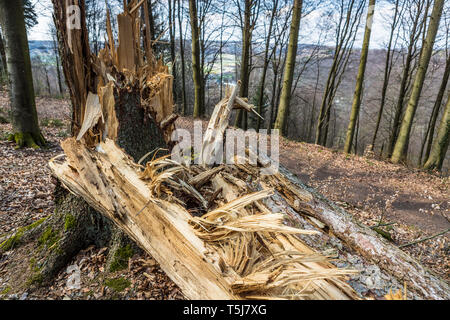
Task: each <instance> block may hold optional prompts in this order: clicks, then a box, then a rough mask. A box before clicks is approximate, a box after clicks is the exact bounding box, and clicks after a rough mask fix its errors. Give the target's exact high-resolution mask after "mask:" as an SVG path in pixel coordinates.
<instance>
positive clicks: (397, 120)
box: [387, 6, 428, 158]
mask: <svg viewBox="0 0 450 320" xmlns="http://www.w3.org/2000/svg"><path fill="white" fill-rule="evenodd" d="M421 8H422V7H421V6H419V7H418V8H417V13H416V16H415V18H414V21H413V25H412V30H411V34H410V39H409V45H408V52H407V55H406V62H405V67H404V69H403V75H402V80H401V84H400V91H399V95H398V99H397V104H396V107H395V115H394V119H393V122H392V130H391V134H390V137H389V143H388V148H387V157H388V158H390V157H391V156H392V152H393V151H394V146H395V142H396V141H397V137H398V131H399V128H400V124H401V116H402V113H403V108H404V102H405V98H406V96H407V91H408V89H407V88H408V86H409V85H408V83H409V81H410V80H411V79H412V75H413V72H412V71H411V65H412V62H413V58H414V46H415V44H416V42H417V30H418V28H419V25H420V23H419V20H420V14H421V11H420V9H421ZM426 11H428V7H427V8H426ZM425 19H426V14H425V16H424V20H425ZM424 24H425V23H422V26H423V27H424ZM419 29H420V28H419ZM419 32H420V31H419Z"/></svg>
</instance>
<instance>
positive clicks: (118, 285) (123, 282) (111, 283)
mask: <svg viewBox="0 0 450 320" xmlns="http://www.w3.org/2000/svg"><path fill="white" fill-rule="evenodd" d="M105 284H106V285H107V286H108V287H109V288H111V289H113V290H114V291H116V292H122V291H123V290H125V289H126V288H128V287H129V286H130V285H131V282H130V281H129V280H128V279H125V278H124V277H119V278H113V279H106V280H105Z"/></svg>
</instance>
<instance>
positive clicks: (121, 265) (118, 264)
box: [109, 244, 134, 272]
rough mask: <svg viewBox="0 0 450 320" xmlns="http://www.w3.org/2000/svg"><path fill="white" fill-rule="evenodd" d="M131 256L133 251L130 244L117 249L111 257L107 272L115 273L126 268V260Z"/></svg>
mask: <svg viewBox="0 0 450 320" xmlns="http://www.w3.org/2000/svg"><path fill="white" fill-rule="evenodd" d="M133 254H134V251H133V248H132V247H131V245H130V244H127V245H126V246H125V247H122V248H119V249H117V251H116V253H115V254H114V256H113V260H112V262H111V265H110V267H109V271H111V272H115V271H119V270H123V269H125V268H126V267H128V260H129V259H130V258H131V257H132V256H133Z"/></svg>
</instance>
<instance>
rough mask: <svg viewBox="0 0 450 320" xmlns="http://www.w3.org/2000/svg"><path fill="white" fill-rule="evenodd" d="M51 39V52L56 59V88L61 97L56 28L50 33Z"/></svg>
mask: <svg viewBox="0 0 450 320" xmlns="http://www.w3.org/2000/svg"><path fill="white" fill-rule="evenodd" d="M52 37H53V38H52V41H53V53H54V55H55V60H56V77H57V81H58V89H59V94H60V95H61V97H62V96H63V95H64V91H63V86H62V76H61V65H60V62H59V59H60V56H59V51H58V41H57V39H56V30H55V34H52Z"/></svg>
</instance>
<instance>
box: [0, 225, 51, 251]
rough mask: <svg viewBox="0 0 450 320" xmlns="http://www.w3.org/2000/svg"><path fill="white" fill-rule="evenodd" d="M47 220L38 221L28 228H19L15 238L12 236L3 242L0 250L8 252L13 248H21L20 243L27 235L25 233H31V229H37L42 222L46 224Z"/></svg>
mask: <svg viewBox="0 0 450 320" xmlns="http://www.w3.org/2000/svg"><path fill="white" fill-rule="evenodd" d="M46 219H47V218H42V219H39V220H38V221H36V222H33V223H32V224H30V225H28V226H25V227H22V228H19V229H18V230H17V232H16V233H15V234H14V235H13V236H11V237H10V238H8V239H6V240H5V241H3V242H2V243H1V244H0V250H3V251H8V250H11V249H13V248H15V247H17V246H19V245H20V241H21V239H22V237H23V235H24V234H25V232H27V231H29V230H31V229H34V228H36V227H37V226H39V225H40V224H41V223H42V222H44V221H45V220H46Z"/></svg>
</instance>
